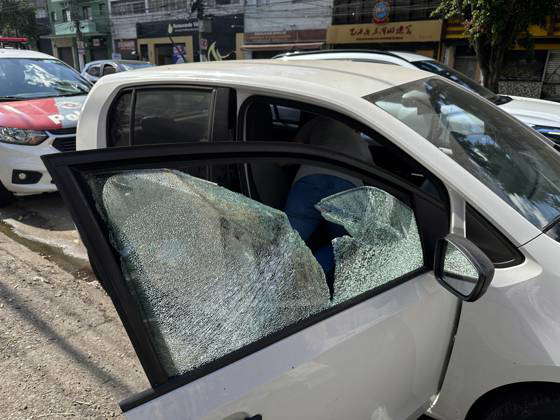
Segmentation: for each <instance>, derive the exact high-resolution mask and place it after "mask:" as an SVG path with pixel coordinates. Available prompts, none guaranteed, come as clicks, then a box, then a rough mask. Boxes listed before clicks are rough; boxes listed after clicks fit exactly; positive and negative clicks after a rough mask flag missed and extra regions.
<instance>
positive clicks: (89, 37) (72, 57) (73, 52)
mask: <svg viewBox="0 0 560 420" xmlns="http://www.w3.org/2000/svg"><path fill="white" fill-rule="evenodd" d="M82 36H83V39H84V40H83V44H82V47H81V48H80V45H79V42H78V41H77V40H76V37H75V36H56V35H54V36H53V35H51V36H50V39H51V44H52V51H53V55H54V56H55V57H57V58H59V59H61V60H62V61H64V62H65V63H66V64H68V65H69V66H72V67H74V68H76V69H77V68H79V64H78V58H77V56H78V53H80V54H82V55H83V57H84V63H89V62H90V61H95V60H105V59H107V58H110V45H111V38H110V37H109V36H107V35H105V34H83V35H82Z"/></svg>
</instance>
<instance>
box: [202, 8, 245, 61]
mask: <svg viewBox="0 0 560 420" xmlns="http://www.w3.org/2000/svg"><path fill="white" fill-rule="evenodd" d="M243 28H244V25H243V14H236V15H224V16H213V17H212V18H211V20H210V27H209V28H208V29H209V31H208V33H205V34H203V38H202V40H201V47H202V48H201V54H204V57H203V59H204V60H205V61H221V60H238V59H242V58H243V53H242V52H241V47H242V43H243Z"/></svg>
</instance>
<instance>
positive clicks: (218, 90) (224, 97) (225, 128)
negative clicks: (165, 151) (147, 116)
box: [105, 84, 237, 148]
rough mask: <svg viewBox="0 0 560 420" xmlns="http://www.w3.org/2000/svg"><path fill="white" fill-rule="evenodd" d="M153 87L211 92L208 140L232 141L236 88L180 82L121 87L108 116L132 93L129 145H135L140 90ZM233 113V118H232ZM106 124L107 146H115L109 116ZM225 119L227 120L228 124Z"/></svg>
mask: <svg viewBox="0 0 560 420" xmlns="http://www.w3.org/2000/svg"><path fill="white" fill-rule="evenodd" d="M151 89H155V90H157V89H186V90H200V91H207V92H211V93H212V95H211V98H210V107H209V112H208V142H210V143H212V142H215V141H224V140H225V141H231V140H233V139H234V137H235V131H236V122H237V121H236V119H235V115H236V106H235V102H234V101H235V98H236V94H235V90H234V89H230V88H222V87H214V86H199V85H182V84H180V85H178V84H157V85H153V84H149V85H147V84H140V85H135V86H128V87H126V88H123V89H121V90H120V91H119V92H118V93H117V94H116V95H115V97H114V99H113V101H112V102H111V105H110V106H109V111H108V112H107V117H108V116H109V115H112V113H113V112H115V110H116V107H117V105H118V103H119V101H120V99H121V98H122V96H123V95H125V94H127V93H130V94H131V99H130V108H129V114H130V115H129V133H128V144H127V145H128V146H133V145H134V144H133V141H134V118H135V112H136V97H137V91H139V90H151ZM232 115H233V118H232ZM107 120H108V123H107V124H106V131H105V140H106V145H107V146H106V147H109V148H111V147H114V146H112V145H111V146H110V145H109V144H110V143H111V142H112V138H111V128H112V126H111V124H110V123H109V118H107ZM223 121H227V123H226V124H224V123H223Z"/></svg>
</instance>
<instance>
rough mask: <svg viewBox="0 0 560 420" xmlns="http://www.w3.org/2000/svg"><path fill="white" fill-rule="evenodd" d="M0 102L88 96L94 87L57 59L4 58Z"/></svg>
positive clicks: (0, 74) (0, 78) (0, 63)
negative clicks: (91, 87)
mask: <svg viewBox="0 0 560 420" xmlns="http://www.w3.org/2000/svg"><path fill="white" fill-rule="evenodd" d="M0 80H1V81H2V82H1V83H0V100H18V99H35V98H47V97H57V96H74V95H86V94H87V93H88V92H89V90H90V86H91V85H90V84H89V83H88V82H87V81H86V80H84V79H83V78H82V77H81V76H80V74H79V73H78V72H76V71H75V70H74V69H72V68H70V67H68V66H67V65H66V64H64V63H62V62H61V61H59V60H56V59H35V58H2V59H0Z"/></svg>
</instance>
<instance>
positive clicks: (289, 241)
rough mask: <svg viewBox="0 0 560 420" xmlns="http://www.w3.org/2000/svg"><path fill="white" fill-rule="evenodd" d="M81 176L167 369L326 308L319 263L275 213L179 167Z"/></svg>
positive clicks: (187, 366) (199, 361)
mask: <svg viewBox="0 0 560 420" xmlns="http://www.w3.org/2000/svg"><path fill="white" fill-rule="evenodd" d="M89 182H90V186H91V187H92V188H93V191H94V193H95V192H96V193H97V196H98V197H97V203H98V205H100V207H101V209H100V210H101V211H102V213H103V214H104V216H105V218H106V223H107V224H108V228H109V232H110V233H111V236H112V241H113V246H114V247H115V249H116V250H117V251H118V253H119V255H120V258H121V262H122V269H123V273H124V276H125V278H126V280H127V283H128V287H129V289H130V290H131V292H132V293H133V294H134V295H136V298H137V300H138V302H139V304H140V306H141V309H142V312H143V315H144V317H145V320H146V322H147V324H148V326H149V330H150V333H151V336H152V339H153V345H154V347H155V348H156V351H157V353H158V354H159V355H160V358H161V361H162V364H163V365H164V367H165V369H166V371H167V373H168V374H169V375H171V376H172V375H177V374H181V373H184V372H187V371H189V370H192V369H194V368H197V367H200V366H202V365H204V364H205V363H207V362H209V361H212V360H216V359H218V358H220V357H222V356H224V355H226V354H228V353H230V352H232V351H234V350H237V349H240V348H241V347H243V346H245V345H247V344H250V343H253V342H255V341H258V340H260V339H262V338H264V337H265V336H267V335H269V334H271V333H274V332H276V331H278V330H280V329H282V328H284V327H286V326H287V325H290V324H294V323H296V322H297V321H299V320H302V319H304V318H307V317H309V316H310V315H312V314H315V313H317V312H320V311H322V310H323V309H325V308H327V307H328V306H329V304H330V303H329V292H328V288H327V286H326V282H325V278H324V274H323V273H322V270H321V267H320V266H319V264H318V263H317V261H316V260H315V259H314V258H313V255H312V254H311V251H310V250H309V249H308V248H307V247H306V246H305V244H304V242H303V241H302V240H301V238H300V237H299V236H298V234H297V233H296V232H294V231H293V230H292V228H291V227H290V225H289V222H288V220H287V217H286V215H285V214H284V213H282V212H281V211H278V210H275V209H273V208H270V207H267V206H264V205H262V204H259V203H258V202H256V201H253V200H251V199H249V198H246V197H245V196H243V195H240V194H237V193H234V192H231V191H229V190H227V189H225V188H222V187H219V186H217V185H215V184H213V183H210V182H208V181H204V180H201V179H198V178H195V177H192V176H190V175H187V174H185V173H182V172H178V171H171V170H142V171H134V172H124V173H120V174H116V175H111V176H108V177H105V179H100V178H99V177H95V178H93V179H90V180H89Z"/></svg>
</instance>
